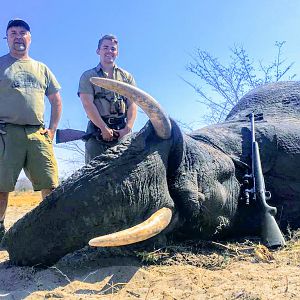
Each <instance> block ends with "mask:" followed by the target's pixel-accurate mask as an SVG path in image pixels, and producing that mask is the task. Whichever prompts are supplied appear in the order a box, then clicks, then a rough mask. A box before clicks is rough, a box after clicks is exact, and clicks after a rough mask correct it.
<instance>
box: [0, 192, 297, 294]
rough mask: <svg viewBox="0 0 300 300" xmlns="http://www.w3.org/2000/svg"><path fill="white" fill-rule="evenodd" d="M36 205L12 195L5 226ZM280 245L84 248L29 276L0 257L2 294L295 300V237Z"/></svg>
mask: <svg viewBox="0 0 300 300" xmlns="http://www.w3.org/2000/svg"><path fill="white" fill-rule="evenodd" d="M40 199H41V196H40V193H38V192H36V193H35V192H19V193H18V192H17V193H12V194H11V196H10V199H9V208H8V218H7V222H8V226H11V224H12V223H13V222H15V221H16V220H17V219H18V218H20V217H21V216H22V215H24V214H25V213H26V212H27V211H29V210H31V209H33V208H34V207H35V206H36V205H38V203H40V201H41V200H40ZM286 239H287V246H286V247H285V248H282V249H277V250H276V251H270V250H268V249H266V248H265V247H263V246H262V245H260V244H259V240H258V239H251V240H249V239H248V240H243V241H238V242H228V241H226V242H225V241H218V242H212V241H199V242H195V241H187V242H185V243H176V244H169V245H167V246H165V247H163V248H159V249H156V250H146V249H143V250H141V251H136V252H132V251H129V250H128V251H125V250H124V249H123V248H118V249H115V250H114V251H112V250H110V249H103V250H101V249H100V248H99V249H90V248H89V247H85V248H84V249H82V250H80V251H77V252H74V253H73V254H70V255H67V256H66V257H65V258H63V259H62V260H60V262H59V263H58V264H56V265H55V266H53V267H51V268H47V269H45V270H34V272H33V271H32V270H33V269H32V268H18V267H16V266H9V268H6V263H5V262H4V261H6V260H7V259H8V255H7V253H6V252H4V251H2V255H3V256H2V262H3V263H2V265H0V290H1V289H3V291H10V287H11V286H13V288H11V296H12V297H14V291H15V290H19V291H23V292H24V295H25V294H26V293H27V291H25V290H24V286H26V284H27V285H29V284H31V283H32V282H33V283H34V282H35V281H37V282H38V283H39V284H40V285H39V286H38V288H33V290H32V292H31V295H30V296H29V297H28V298H26V299H56V298H62V299H68V300H70V299H76V300H77V299H114V300H120V299H122V300H125V299H146V300H156V299H159V300H160V299H166V300H167V299H191V300H193V299H205V300H206V299H221V300H223V299H226V300H235V299H238V300H269V299H272V300H274V299H275V300H277V299H278V300H279V299H280V300H281V299H299V294H300V286H299V280H300V275H299V267H300V230H298V231H289V232H288V234H287V235H286ZM0 253H1V252H0ZM4 272H5V273H4ZM1 273H2V275H3V276H2V279H1ZM43 274H44V275H43ZM45 274H47V276H46V275H45ZM42 275H43V276H42ZM26 276H27V277H28V278H29V279H28V280H25V279H26V278H27V277H26ZM10 278H11V279H10ZM24 278H25V279H24ZM1 280H2V281H1ZM12 280H13V281H14V282H13V283H12V282H11V281H12ZM2 283H3V284H2ZM54 283H55V284H54ZM2 285H3V286H2ZM27 294H28V293H27ZM297 297H298V298H297ZM12 299H13V298H12ZM16 299H17V298H16Z"/></svg>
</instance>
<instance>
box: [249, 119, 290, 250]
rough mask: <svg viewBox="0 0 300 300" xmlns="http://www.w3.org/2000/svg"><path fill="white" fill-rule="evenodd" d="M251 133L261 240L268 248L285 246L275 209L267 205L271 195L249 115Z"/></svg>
mask: <svg viewBox="0 0 300 300" xmlns="http://www.w3.org/2000/svg"><path fill="white" fill-rule="evenodd" d="M249 117H250V121H251V133H252V174H251V175H252V180H253V191H252V192H253V199H254V200H256V201H257V204H258V206H259V209H260V214H261V240H262V243H263V244H265V245H266V246H267V247H269V248H275V247H279V246H284V245H285V240H284V237H283V235H282V233H281V231H280V229H279V226H278V224H277V222H276V220H275V215H276V213H277V209H276V207H272V206H270V205H268V204H267V200H269V199H270V198H271V193H270V192H269V191H266V188H265V181H264V176H263V172H262V166H261V160H260V153H259V147H258V143H257V142H256V140H255V129H254V114H250V115H249Z"/></svg>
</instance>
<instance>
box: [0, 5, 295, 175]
mask: <svg viewBox="0 0 300 300" xmlns="http://www.w3.org/2000/svg"><path fill="white" fill-rule="evenodd" d="M0 7H1V9H0V32H2V34H3V37H4V36H5V31H6V26H7V23H8V21H9V20H10V19H13V18H22V19H24V20H25V21H27V22H28V23H29V25H30V26H31V34H32V44H31V47H30V56H31V57H32V58H34V59H36V60H39V61H41V62H43V63H45V64H46V65H47V66H48V67H49V68H50V69H51V70H52V72H53V73H54V74H55V76H56V78H57V79H58V81H59V83H60V84H61V86H62V89H61V95H62V99H63V115H62V118H61V121H60V124H59V128H66V127H71V128H74V129H81V130H85V128H86V124H87V118H86V114H85V112H84V110H83V107H82V105H81V101H80V99H79V98H78V97H77V94H76V93H77V88H78V81H79V78H80V76H81V74H82V73H83V72H84V71H85V70H87V69H90V68H93V67H94V66H96V65H97V64H98V63H99V57H98V56H97V54H96V48H97V43H98V40H99V38H100V37H101V36H102V35H104V34H108V33H112V34H115V35H116V36H117V37H118V40H119V57H118V59H117V61H116V62H117V64H118V65H119V66H120V67H122V68H124V69H126V70H127V71H129V72H130V73H131V74H133V76H134V78H135V80H136V83H137V85H138V87H139V88H141V89H143V90H144V91H146V92H148V93H149V94H150V95H152V96H153V97H154V98H155V99H156V100H157V101H158V102H160V104H161V105H162V107H163V108H164V110H165V111H166V113H167V114H168V115H169V116H170V117H172V118H174V119H176V120H179V121H181V122H183V123H185V124H191V126H193V127H194V129H196V128H199V127H202V126H204V125H205V123H204V121H203V112H204V110H205V109H204V107H203V106H201V104H200V103H199V102H197V100H199V96H198V95H197V93H196V92H195V91H194V90H193V89H192V88H191V87H190V86H189V85H188V84H187V83H185V82H184V81H183V80H182V77H183V78H185V79H186V80H188V81H190V82H197V78H195V77H194V76H193V75H192V74H191V73H189V72H188V71H187V70H186V66H187V65H188V63H189V62H191V61H192V58H191V56H192V55H193V54H194V52H195V51H196V49H201V50H206V51H208V52H210V53H211V54H212V55H213V56H215V57H218V58H219V59H220V61H225V62H226V61H227V60H228V57H229V55H230V50H229V49H230V47H232V46H233V45H234V44H236V45H242V46H243V47H244V48H245V49H246V51H247V52H248V54H249V55H250V56H251V57H253V59H256V60H263V62H265V63H270V62H271V61H272V60H273V58H274V57H275V55H276V48H275V46H274V44H275V42H276V41H286V44H285V46H284V56H285V57H286V58H287V61H288V62H295V65H294V68H293V72H294V73H296V74H300V72H297V71H298V68H299V66H300V39H299V30H300V1H299V0H243V1H241V0H226V1H225V0H205V1H204V0H185V1H179V0H151V1H145V0H127V1H124V0H115V1H101V0H84V1H83V0H81V1H79V0H75V1H66V0H51V1H49V0H31V1H30V0H27V1H24V0H14V1H11V0H9V1H8V0H2V1H1V5H0ZM7 52H8V47H7V43H6V40H4V39H3V40H2V39H0V55H1V56H2V55H5V54H6V53H7ZM296 78H299V76H297V77H296ZM46 102H47V100H46ZM45 121H46V124H47V122H48V121H49V106H47V111H46V115H45ZM146 121H147V118H146V117H145V115H144V114H143V113H142V112H139V113H138V118H137V121H136V123H135V127H134V130H135V131H136V130H139V129H140V128H141V127H142V126H143V125H144V124H145V122H146ZM55 152H56V156H57V158H58V164H59V171H60V174H61V175H62V176H65V175H68V174H70V173H71V172H73V171H74V170H75V169H76V168H78V167H79V164H78V163H75V164H72V163H70V162H67V161H68V160H70V157H72V156H73V154H72V153H70V152H69V151H66V150H64V149H60V148H57V147H55Z"/></svg>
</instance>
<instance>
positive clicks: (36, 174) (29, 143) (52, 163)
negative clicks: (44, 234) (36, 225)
mask: <svg viewBox="0 0 300 300" xmlns="http://www.w3.org/2000/svg"><path fill="white" fill-rule="evenodd" d="M6 39H7V44H8V47H9V53H8V54H6V55H4V56H2V57H0V241H1V239H2V237H3V235H4V233H5V228H4V218H5V212H6V208H7V202H8V195H9V192H11V191H13V190H14V188H15V184H16V181H17V179H18V177H19V174H20V172H21V170H22V169H24V171H25V174H26V175H27V177H28V178H29V179H30V181H31V182H32V186H33V189H34V190H35V191H41V192H42V197H43V198H44V197H45V196H46V195H48V194H49V193H50V192H51V191H52V189H54V188H55V187H57V185H58V171H57V163H56V160H55V157H54V152H53V146H52V140H53V137H54V134H55V131H56V128H57V125H58V122H59V119H60V116H61V111H62V103H61V97H60V94H59V90H60V85H59V83H58V82H57V80H56V78H55V77H54V75H53V74H52V72H51V71H50V70H49V68H48V67H47V66H46V65H44V64H43V63H41V62H38V61H36V60H33V59H32V58H30V57H29V54H28V52H29V46H30V43H31V33H30V27H29V25H28V24H27V23H26V22H25V21H23V20H20V19H14V20H11V21H9V23H8V25H7V29H6ZM45 95H46V96H47V98H48V99H49V102H50V105H51V117H50V124H49V127H48V128H45V126H44V111H45V103H44V96H45Z"/></svg>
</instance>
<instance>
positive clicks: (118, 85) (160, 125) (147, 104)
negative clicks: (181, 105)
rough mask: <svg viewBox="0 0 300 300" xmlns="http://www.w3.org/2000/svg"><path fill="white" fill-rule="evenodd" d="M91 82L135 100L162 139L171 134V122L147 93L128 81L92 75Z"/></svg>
mask: <svg viewBox="0 0 300 300" xmlns="http://www.w3.org/2000/svg"><path fill="white" fill-rule="evenodd" d="M90 81H91V83H93V84H94V85H97V86H100V87H102V88H105V89H107V90H111V91H114V92H116V93H119V94H121V95H123V96H124V97H126V98H129V99H130V100H132V101H133V102H135V103H136V104H137V105H138V106H139V107H140V108H141V109H142V110H143V111H144V112H145V113H146V115H147V116H148V117H149V119H150V121H151V123H152V125H153V127H154V130H155V132H156V134H157V136H159V137H160V138H162V139H168V138H169V137H170V136H171V122H170V119H169V118H168V117H167V116H166V114H165V113H164V111H163V109H162V108H161V106H160V105H159V103H158V102H157V101H156V100H155V99H154V98H153V97H152V96H150V95H149V94H147V93H146V92H144V91H142V90H140V89H139V88H137V87H135V86H133V85H130V84H128V83H125V82H122V81H117V80H113V79H108V78H101V77H92V78H90Z"/></svg>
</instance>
